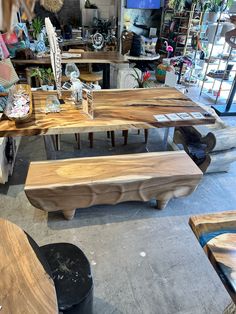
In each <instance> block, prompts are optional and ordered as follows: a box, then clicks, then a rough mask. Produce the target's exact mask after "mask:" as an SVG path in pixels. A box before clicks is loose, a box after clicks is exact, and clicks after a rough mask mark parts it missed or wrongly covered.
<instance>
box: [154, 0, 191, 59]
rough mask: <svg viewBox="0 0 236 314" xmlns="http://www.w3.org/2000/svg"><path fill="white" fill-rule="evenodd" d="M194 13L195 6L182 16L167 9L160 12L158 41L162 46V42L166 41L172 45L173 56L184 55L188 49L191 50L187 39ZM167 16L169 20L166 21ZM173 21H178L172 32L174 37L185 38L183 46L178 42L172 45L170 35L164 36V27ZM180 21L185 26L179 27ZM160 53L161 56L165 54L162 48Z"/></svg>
mask: <svg viewBox="0 0 236 314" xmlns="http://www.w3.org/2000/svg"><path fill="white" fill-rule="evenodd" d="M195 13H196V11H195V4H193V5H192V7H191V10H190V11H185V14H186V15H184V16H182V15H177V14H178V13H177V12H175V11H174V10H171V9H168V8H165V9H164V10H163V11H162V17H161V30H160V40H161V43H162V44H163V43H164V41H168V42H169V44H170V45H172V44H173V46H174V47H173V48H174V55H185V54H186V52H187V51H188V50H189V48H191V46H190V45H189V38H190V33H191V24H192V21H193V17H194V14H195ZM168 15H169V16H170V17H171V18H170V19H169V20H167V18H166V17H167V16H168ZM174 20H179V23H178V28H177V29H176V30H175V31H174V33H175V34H176V37H178V36H181V35H183V36H186V39H185V42H184V44H180V43H179V42H178V41H177V42H176V43H173V40H172V39H171V38H170V34H166V32H165V28H166V26H168V27H169V26H170V25H169V24H170V21H174ZM182 21H185V24H186V25H185V26H183V25H181V24H182ZM186 22H187V23H186ZM167 23H168V24H167ZM184 30H186V31H184ZM160 52H161V53H162V54H166V53H167V52H166V50H164V49H163V48H161V49H160Z"/></svg>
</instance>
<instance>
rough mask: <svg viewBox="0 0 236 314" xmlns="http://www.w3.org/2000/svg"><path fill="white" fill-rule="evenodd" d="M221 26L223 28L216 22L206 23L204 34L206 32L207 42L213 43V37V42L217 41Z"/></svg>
mask: <svg viewBox="0 0 236 314" xmlns="http://www.w3.org/2000/svg"><path fill="white" fill-rule="evenodd" d="M217 26H218V28H217ZM222 28H223V25H222V24H220V25H218V24H217V23H214V24H210V25H208V28H207V31H206V34H207V38H208V42H209V44H213V43H214V38H215V42H217V41H218V40H219V39H220V34H221V31H222ZM216 30H217V34H216V36H215V33H216Z"/></svg>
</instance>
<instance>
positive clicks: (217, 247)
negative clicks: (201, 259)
mask: <svg viewBox="0 0 236 314" xmlns="http://www.w3.org/2000/svg"><path fill="white" fill-rule="evenodd" d="M189 224H190V226H191V228H192V230H193V232H194V233H195V235H196V237H197V238H198V240H199V242H200V244H201V245H202V247H203V249H204V251H205V253H206V254H207V256H208V258H209V260H210V262H211V264H212V265H213V267H214V268H215V270H216V272H217V274H218V275H219V277H220V279H221V280H222V282H223V284H224V285H225V287H226V289H227V291H228V292H229V294H230V296H231V298H232V300H233V301H234V303H235V304H236V211H228V212H222V213H217V214H209V215H200V216H193V217H191V218H190V220H189Z"/></svg>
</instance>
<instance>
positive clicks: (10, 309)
mask: <svg viewBox="0 0 236 314" xmlns="http://www.w3.org/2000/svg"><path fill="white" fill-rule="evenodd" d="M0 230H1V233H0V276H1V279H0V312H1V313H2V314H9V313H12V314H13V313H14V314H22V313H50V314H56V313H58V305H57V296H56V290H55V286H54V282H53V280H52V279H51V278H50V277H49V275H48V273H47V271H46V270H45V269H44V266H45V265H44V266H43V264H42V261H40V257H39V256H40V254H39V252H36V251H35V250H36V249H35V248H34V247H33V242H32V239H31V238H29V237H28V236H27V235H26V234H25V232H24V231H23V230H22V229H21V228H20V227H18V226H16V225H15V224H13V223H11V222H10V221H7V220H4V219H0Z"/></svg>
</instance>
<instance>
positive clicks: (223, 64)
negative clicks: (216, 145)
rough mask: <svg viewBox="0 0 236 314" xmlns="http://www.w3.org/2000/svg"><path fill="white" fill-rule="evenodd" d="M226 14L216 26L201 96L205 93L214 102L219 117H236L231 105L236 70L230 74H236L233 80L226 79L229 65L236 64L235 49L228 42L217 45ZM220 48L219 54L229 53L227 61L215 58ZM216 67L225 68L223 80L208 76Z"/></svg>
mask: <svg viewBox="0 0 236 314" xmlns="http://www.w3.org/2000/svg"><path fill="white" fill-rule="evenodd" d="M224 14H225V13H223V12H221V14H220V16H219V18H218V22H217V26H216V29H215V33H214V36H213V40H212V47H211V50H210V53H209V56H208V62H207V64H206V67H205V73H204V77H203V80H202V85H201V90H200V95H202V94H203V93H204V94H205V95H207V96H208V97H210V98H211V99H212V100H213V101H214V103H215V105H214V106H212V107H213V108H214V109H215V111H216V112H217V114H218V115H235V114H236V110H234V109H236V108H233V110H232V108H231V105H232V103H233V99H234V95H235V92H236V70H235V69H231V70H230V73H234V78H231V79H229V78H228V79H226V78H227V77H228V71H229V68H228V65H229V64H236V55H235V57H233V49H232V48H230V47H229V45H228V44H227V43H226V42H224V43H223V44H219V43H217V36H218V31H219V27H220V25H221V23H222V22H221V18H222V17H223V15H224ZM226 14H227V13H226ZM231 14H232V15H233V13H230V15H231ZM219 47H221V51H218V54H219V55H224V52H225V51H226V53H227V58H226V59H223V58H222V57H217V56H214V51H215V50H216V48H219ZM218 50H219V49H218ZM211 60H214V63H210V61H211ZM214 66H215V69H216V70H220V69H222V68H224V69H223V70H222V71H224V72H222V77H221V78H219V77H218V78H217V77H211V76H208V75H209V69H210V68H211V67H214ZM209 78H210V79H209ZM217 82H219V84H218V87H217V90H215V87H216V86H217V85H216V83H217ZM231 83H233V84H231ZM209 84H210V85H211V87H210V88H209V89H208V92H205V90H204V89H205V86H206V85H209ZM228 84H230V86H227V85H228ZM209 90H210V91H211V93H210V92H209ZM212 92H213V94H212ZM222 93H224V94H227V96H226V97H223V96H221V94H222ZM222 102H223V104H222V105H220V103H222ZM225 104H226V106H225Z"/></svg>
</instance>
